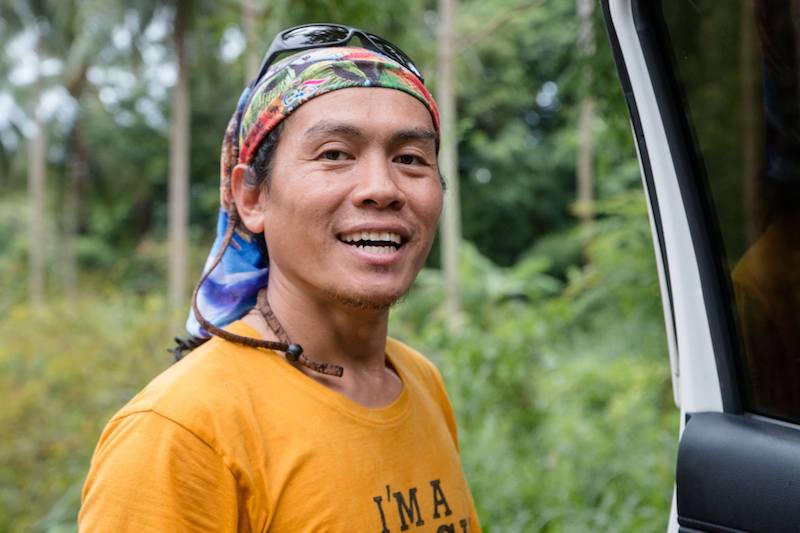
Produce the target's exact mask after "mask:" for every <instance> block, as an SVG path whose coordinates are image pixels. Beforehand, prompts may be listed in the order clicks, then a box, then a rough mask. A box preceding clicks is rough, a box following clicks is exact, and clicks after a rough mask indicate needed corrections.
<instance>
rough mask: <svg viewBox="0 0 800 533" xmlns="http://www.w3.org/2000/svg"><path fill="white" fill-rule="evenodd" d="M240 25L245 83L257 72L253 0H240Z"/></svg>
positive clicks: (257, 59) (257, 61)
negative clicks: (242, 39)
mask: <svg viewBox="0 0 800 533" xmlns="http://www.w3.org/2000/svg"><path fill="white" fill-rule="evenodd" d="M242 27H244V37H245V49H244V53H245V68H244V76H245V83H250V82H251V81H252V79H253V78H255V76H256V74H258V67H259V56H258V45H257V43H258V35H257V33H256V6H255V0H242Z"/></svg>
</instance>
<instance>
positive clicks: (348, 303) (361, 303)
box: [326, 288, 408, 311]
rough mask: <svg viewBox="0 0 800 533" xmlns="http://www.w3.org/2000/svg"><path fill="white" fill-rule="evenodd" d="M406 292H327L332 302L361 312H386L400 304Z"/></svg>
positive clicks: (336, 290)
mask: <svg viewBox="0 0 800 533" xmlns="http://www.w3.org/2000/svg"><path fill="white" fill-rule="evenodd" d="M406 292H408V290H404V291H398V292H396V293H385V292H373V293H366V292H365V293H358V292H348V291H343V290H341V289H334V288H332V289H328V290H327V291H326V293H327V296H328V299H330V300H331V301H333V302H336V303H338V304H340V305H342V306H344V307H349V308H351V309H356V310H359V311H386V310H388V309H389V308H391V307H392V306H393V305H394V304H396V303H397V302H399V301H400V300H401V299H402V298H403V297H404V296H405V295H406Z"/></svg>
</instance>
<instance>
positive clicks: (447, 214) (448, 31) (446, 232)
mask: <svg viewBox="0 0 800 533" xmlns="http://www.w3.org/2000/svg"><path fill="white" fill-rule="evenodd" d="M455 10H456V0H439V45H438V46H439V54H438V68H437V72H438V74H439V77H438V80H437V85H438V91H437V92H438V95H437V97H438V100H439V108H440V110H441V145H440V146H441V147H440V152H441V153H440V155H439V159H440V161H441V169H442V171H443V172H442V173H443V174H444V177H445V179H446V180H447V186H448V189H449V190H448V191H447V194H445V201H444V213H443V217H442V226H441V228H442V231H441V243H442V267H443V269H444V283H445V300H446V302H447V306H446V307H447V310H448V312H449V314H450V316H451V317H452V318H453V320H457V317H458V315H459V313H460V312H461V297H460V294H461V289H460V286H459V282H458V258H459V244H460V241H461V209H460V198H459V193H458V190H459V187H458V152H457V146H458V144H457V143H458V140H457V138H456V136H457V132H456V101H455V89H454V68H453V67H454V62H455V57H456V56H455V42H454V37H453V18H454V16H455Z"/></svg>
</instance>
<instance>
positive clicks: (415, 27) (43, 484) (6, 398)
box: [0, 0, 678, 532]
mask: <svg viewBox="0 0 800 533" xmlns="http://www.w3.org/2000/svg"><path fill="white" fill-rule="evenodd" d="M447 13H452V17H451V16H448V15H447ZM309 21H328V22H341V23H346V24H349V25H353V26H357V27H362V28H366V29H368V30H370V31H373V32H375V33H377V34H379V35H382V36H385V37H387V38H388V39H390V40H392V41H394V42H395V43H397V44H398V45H399V46H400V47H401V48H402V49H404V50H405V51H407V52H408V53H409V55H410V56H411V57H413V58H415V60H416V61H417V62H418V64H420V65H421V67H422V70H423V72H425V73H426V75H427V80H428V84H429V85H430V86H431V87H432V89H433V92H434V93H435V94H437V96H438V98H439V99H440V103H441V102H442V101H443V100H446V99H447V98H448V94H450V95H452V97H453V102H454V104H455V105H454V106H452V108H453V109H452V110H450V107H451V106H445V105H443V108H445V109H443V110H444V111H445V113H446V115H447V116H445V117H444V119H445V120H444V123H445V124H451V125H452V128H449V127H448V128H446V131H445V132H444V133H445V138H444V139H443V154H442V156H443V157H445V158H447V161H445V162H443V166H444V168H445V170H446V172H445V174H446V178H447V179H448V181H449V182H450V191H449V192H448V195H449V196H450V203H449V205H448V210H449V211H448V212H449V213H450V214H452V215H454V216H452V217H450V220H451V222H452V224H451V225H450V226H449V227H448V228H446V229H445V230H443V231H442V232H441V235H442V240H443V241H444V242H442V243H441V248H440V245H438V244H437V245H436V246H435V248H434V253H433V254H432V257H431V258H430V260H429V261H428V265H427V266H426V268H425V269H424V270H423V272H422V273H421V275H420V277H419V279H418V280H417V282H416V284H415V286H414V287H413V289H412V291H411V293H410V294H409V295H408V297H407V298H406V299H405V300H404V301H403V302H402V303H401V304H399V305H398V306H397V308H396V310H395V311H394V313H393V318H392V322H391V332H392V334H393V335H394V336H396V337H399V338H401V339H402V340H404V341H406V342H408V343H410V344H412V345H413V346H415V347H417V348H419V349H420V350H421V351H423V352H424V353H426V354H428V355H429V356H430V357H431V358H432V359H433V360H434V361H435V362H436V363H437V364H438V365H439V367H440V368H441V370H442V373H443V375H444V378H445V381H446V383H447V387H448V390H449V392H450V395H451V398H452V401H453V403H454V405H455V408H456V411H457V413H458V419H459V424H460V439H461V446H462V456H463V461H464V466H465V470H466V473H467V477H468V478H469V481H470V484H471V487H472V490H473V493H474V496H475V500H476V502H477V506H478V512H479V515H480V518H481V520H482V522H483V524H484V528H485V531H488V532H496V531H503V532H505V531H525V532H528V531H530V532H535V531H570V532H573V531H608V530H615V531H637V532H641V531H663V529H664V527H665V525H666V521H667V517H668V513H669V506H670V500H671V495H672V484H673V464H674V459H675V451H676V443H677V430H678V411H677V409H676V408H675V406H674V403H673V399H672V392H671V386H670V380H669V374H670V372H669V365H668V360H667V352H666V341H665V338H664V332H663V319H662V316H661V306H660V300H659V291H658V284H657V276H656V271H655V263H654V256H653V249H652V243H651V237H650V230H649V226H648V220H647V209H646V204H645V200H644V196H643V193H642V189H641V184H640V179H639V169H638V165H637V162H636V154H635V149H634V147H633V144H632V139H631V135H630V129H629V127H628V118H627V112H626V109H625V104H624V100H623V98H622V95H621V93H620V89H619V85H618V81H617V79H616V74H615V70H614V66H613V62H612V58H611V55H610V51H609V48H608V44H607V41H606V36H605V33H604V31H603V30H602V29H601V22H600V14H599V13H598V10H597V8H596V6H595V2H593V1H592V0H547V1H546V2H545V1H541V0H533V1H531V0H527V1H521V0H516V1H514V0H460V2H459V3H458V4H457V5H456V4H455V2H454V0H440V1H439V2H438V3H437V2H436V1H435V0H405V1H403V2H369V1H365V0H337V1H336V2H334V1H332V0H303V1H300V0H293V1H289V0H219V1H212V0H173V1H171V2H157V1H155V0H137V1H132V0H118V1H116V2H109V1H104V0H82V1H78V0H32V1H16V0H0V42H2V54H0V245H2V254H0V286H2V291H0V398H2V403H3V405H2V408H0V531H74V530H75V529H76V525H75V517H76V514H77V509H78V507H79V504H80V489H81V486H82V483H83V479H84V477H85V474H86V471H87V469H88V465H89V459H90V457H91V453H92V451H93V447H94V445H95V443H96V441H97V438H98V436H99V432H100V430H101V428H102V427H103V425H104V424H105V422H106V421H107V420H108V418H109V417H110V416H111V415H112V414H113V413H114V412H115V411H116V410H117V409H118V408H119V407H121V406H122V405H123V404H124V403H125V402H126V401H127V400H128V399H130V398H131V397H132V396H133V395H134V394H135V393H136V391H138V390H139V389H140V388H141V387H142V386H143V385H144V384H146V383H147V382H148V381H149V380H150V379H152V378H153V377H154V376H155V375H156V374H158V373H159V372H160V371H162V370H163V369H165V368H167V367H168V366H169V365H170V364H172V359H171V356H170V355H169V354H168V353H167V352H166V348H167V347H169V346H170V344H171V342H172V341H171V339H172V337H174V336H175V335H182V334H183V332H182V327H181V325H180V324H181V323H182V321H183V320H184V318H185V313H186V311H187V308H188V304H189V296H188V295H189V291H190V290H191V287H192V285H193V283H194V282H195V281H196V279H197V278H198V277H199V274H200V270H201V268H202V263H203V260H204V258H205V255H206V253H207V250H208V249H209V246H210V244H211V242H212V240H213V230H214V221H215V219H216V211H217V209H218V184H219V177H218V175H219V171H218V166H219V149H220V143H221V139H222V133H223V131H224V128H225V125H226V122H227V120H228V118H229V116H230V113H231V112H232V110H233V107H234V105H235V102H236V99H237V97H238V95H239V93H240V92H241V89H242V88H243V86H244V84H245V83H246V82H247V81H248V80H249V77H248V73H252V72H253V70H254V69H255V68H256V67H257V64H258V62H259V60H260V58H261V54H262V53H263V52H264V51H265V50H266V47H267V46H268V44H269V42H270V40H271V39H272V37H273V36H274V35H275V33H276V32H277V31H278V30H279V29H281V28H283V27H287V26H290V25H293V24H299V23H304V22H309ZM448 36H449V37H448ZM448 43H450V44H449V45H448ZM448 71H449V72H451V74H448ZM448 79H449V80H450V81H449V82H448ZM448 121H449V122H448ZM448 146H451V147H453V149H452V150H449V152H448V148H447V147H448ZM448 153H449V154H450V155H448ZM448 165H449V166H448ZM448 169H449V172H448ZM182 243H186V244H187V245H188V246H185V247H184V246H182ZM440 249H441V250H442V252H440Z"/></svg>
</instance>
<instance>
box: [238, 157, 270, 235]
mask: <svg viewBox="0 0 800 533" xmlns="http://www.w3.org/2000/svg"><path fill="white" fill-rule="evenodd" d="M231 193H232V194H233V201H234V203H235V204H236V210H237V211H238V212H239V218H240V219H241V220H242V223H243V224H244V226H245V227H246V228H247V229H249V230H250V231H251V232H252V233H255V234H259V233H263V232H264V208H263V206H262V198H261V194H262V187H259V186H258V185H257V184H256V178H255V173H254V171H253V168H252V167H251V166H250V165H245V164H243V163H239V164H237V165H236V166H235V167H233V172H232V173H231Z"/></svg>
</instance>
